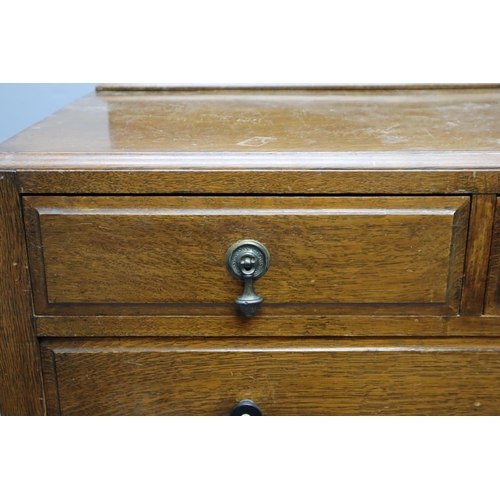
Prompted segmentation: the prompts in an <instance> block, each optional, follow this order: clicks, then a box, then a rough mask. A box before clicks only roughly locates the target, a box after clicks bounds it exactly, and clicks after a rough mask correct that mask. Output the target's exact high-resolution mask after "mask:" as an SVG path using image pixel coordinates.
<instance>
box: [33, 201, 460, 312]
mask: <svg viewBox="0 0 500 500" xmlns="http://www.w3.org/2000/svg"><path fill="white" fill-rule="evenodd" d="M24 202H25V208H26V221H27V228H28V234H29V237H28V240H29V253H30V265H31V272H32V276H33V281H34V289H35V297H36V299H35V300H36V310H37V312H38V313H41V314H47V313H49V314H50V313H52V314H54V313H58V312H63V313H64V312H65V313H66V314H68V313H69V314H72V313H73V311H75V309H76V308H77V305H78V304H83V305H85V306H86V308H85V311H86V313H85V312H84V311H83V309H82V312H81V313H82V314H95V313H96V311H105V313H106V314H112V315H120V314H127V313H130V306H134V305H135V308H136V309H135V310H136V311H137V306H139V305H143V306H145V307H147V306H153V307H154V308H155V309H156V310H158V309H160V310H161V308H162V307H163V309H164V314H168V313H169V309H168V308H169V307H171V306H176V305H177V309H172V310H171V311H170V313H171V314H176V313H178V312H179V307H181V309H182V310H183V311H184V313H185V314H188V315H189V314H194V315H197V314H205V315H207V314H208V315H211V314H229V315H234V314H235V311H234V309H235V306H234V299H235V298H236V297H237V296H238V295H240V293H241V290H242V284H241V282H239V281H237V280H235V279H234V278H232V277H231V276H230V275H229V273H228V271H227V270H226V267H225V261H224V259H225V254H226V251H227V249H228V248H229V247H230V246H231V245H232V244H233V243H235V242H237V241H239V240H242V239H256V240H258V241H260V242H262V243H263V244H264V245H266V247H267V248H268V250H269V251H270V253H271V268H270V269H269V271H268V273H267V274H266V276H265V277H264V278H263V279H261V280H259V281H258V282H257V284H256V287H257V289H258V292H259V293H260V294H261V295H262V296H263V297H264V298H265V303H264V305H263V306H262V307H261V308H260V311H261V314H271V315H272V314H280V313H282V312H283V311H285V312H286V309H283V307H284V306H287V307H293V309H294V310H293V311H292V313H294V314H299V313H302V314H307V313H308V312H309V313H310V314H318V313H319V314H322V313H324V311H328V309H329V308H330V306H334V305H337V306H341V307H342V310H341V311H338V312H342V311H345V310H349V308H350V307H351V306H353V307H358V306H366V307H371V308H372V312H375V308H377V307H378V308H379V307H380V306H381V305H389V306H392V308H393V310H394V312H396V313H397V312H398V311H399V313H402V312H408V310H410V311H411V310H414V309H415V308H412V305H413V304H415V305H416V310H418V311H421V312H422V313H425V312H426V310H425V309H424V310H422V307H423V306H425V305H427V306H429V307H431V309H428V310H427V312H428V311H429V310H432V307H436V309H435V311H434V312H435V313H443V314H453V313H456V312H457V310H458V300H459V297H460V291H461V280H462V275H463V262H464V250H465V238H466V230H467V216H468V207H469V199H468V197H429V198H417V197H414V198H404V197H395V198H382V197H380V198H356V197H352V198H324V197H308V198H306V197H298V198H280V197H272V198H271V197H252V198H247V197H210V198H207V197H196V198H193V197H133V198H131V197H128V198H127V197H38V198H37V197H25V198H24ZM45 294H47V295H45ZM106 304H109V305H110V307H108V308H107V309H106V308H104V306H105V305H106ZM211 306H214V307H215V306H218V310H216V311H215V312H214V311H212V310H211V309H210V307H211ZM95 307H98V308H99V309H95ZM132 310H133V309H132ZM356 310H357V311H358V313H359V307H358V309H356ZM144 312H145V313H146V314H147V311H146V310H145V311H144ZM333 312H335V311H333Z"/></svg>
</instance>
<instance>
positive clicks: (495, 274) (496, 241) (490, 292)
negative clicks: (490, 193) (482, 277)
mask: <svg viewBox="0 0 500 500" xmlns="http://www.w3.org/2000/svg"><path fill="white" fill-rule="evenodd" d="M484 314H488V315H492V316H500V204H499V203H498V202H497V204H496V210H495V219H494V224H493V234H492V243H491V256H490V261H489V269H488V283H487V289H486V299H485V306H484Z"/></svg>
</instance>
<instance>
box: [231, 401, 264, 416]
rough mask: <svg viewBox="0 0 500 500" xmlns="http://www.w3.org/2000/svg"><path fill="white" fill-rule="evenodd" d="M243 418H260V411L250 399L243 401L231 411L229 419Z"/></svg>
mask: <svg viewBox="0 0 500 500" xmlns="http://www.w3.org/2000/svg"><path fill="white" fill-rule="evenodd" d="M243 416H249V417H262V410H261V409H260V408H259V407H258V406H257V405H256V404H255V403H254V402H253V401H251V400H250V399H244V400H243V401H240V402H239V403H238V404H237V405H236V406H235V407H234V408H233V409H232V410H231V417H243Z"/></svg>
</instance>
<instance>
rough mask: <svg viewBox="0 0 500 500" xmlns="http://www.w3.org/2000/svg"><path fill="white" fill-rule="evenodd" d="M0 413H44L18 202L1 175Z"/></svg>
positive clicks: (10, 181) (11, 181) (10, 175)
mask: <svg viewBox="0 0 500 500" xmlns="http://www.w3.org/2000/svg"><path fill="white" fill-rule="evenodd" d="M0 413H1V414H2V415H41V414H43V413H44V403H43V390H42V380H41V369H40V355H39V352H38V342H37V339H36V333H35V328H34V324H33V309H32V304H31V289H30V281H29V275H28V263H27V255H26V245H25V240H24V229H23V222H22V212H21V203H20V197H19V194H18V191H17V186H16V175H15V173H14V172H5V171H0Z"/></svg>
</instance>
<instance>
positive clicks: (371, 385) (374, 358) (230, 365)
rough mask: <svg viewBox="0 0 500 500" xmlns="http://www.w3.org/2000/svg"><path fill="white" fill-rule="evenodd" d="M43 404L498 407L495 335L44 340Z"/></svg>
mask: <svg viewBox="0 0 500 500" xmlns="http://www.w3.org/2000/svg"><path fill="white" fill-rule="evenodd" d="M42 353H43V359H44V377H45V387H46V393H47V406H48V413H49V414H62V415H229V413H230V411H231V409H232V407H233V406H234V405H236V404H237V402H238V401H240V400H243V399H251V400H252V401H254V402H255V403H256V404H257V405H259V407H260V408H261V409H262V412H263V414H264V415H473V414H483V415H500V341H498V340H488V341H487V342H485V341H482V340H475V339H472V340H465V339H464V340H458V339H448V340H439V341H430V340H425V341H415V340H412V341H408V340H406V341H398V342H397V343H396V342H394V341H382V340H378V341H373V340H371V341H369V343H367V341H366V340H356V339H353V340H342V341H336V340H334V341H332V340H322V339H319V340H308V341H303V340H302V339H301V340H300V341H298V340H297V339H295V340H281V341H279V342H278V341H276V340H273V341H272V344H271V343H270V342H268V341H267V340H266V339H257V340H254V339H252V340H250V339H247V340H245V339H237V340H233V339H223V340H221V339H218V340H210V341H207V340H206V339H204V340H194V341H193V340H177V341H170V340H161V339H160V340H157V339H127V340H120V339H111V340H108V339H96V340H73V339H56V340H48V341H44V342H43V346H42Z"/></svg>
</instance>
